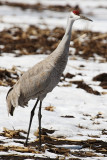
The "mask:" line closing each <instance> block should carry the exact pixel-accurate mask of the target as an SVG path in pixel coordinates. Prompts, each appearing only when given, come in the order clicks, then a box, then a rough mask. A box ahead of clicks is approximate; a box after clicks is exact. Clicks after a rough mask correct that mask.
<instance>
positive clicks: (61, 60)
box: [49, 18, 74, 73]
mask: <svg viewBox="0 0 107 160" xmlns="http://www.w3.org/2000/svg"><path fill="white" fill-rule="evenodd" d="M73 22H74V19H71V18H68V23H67V28H66V31H65V34H64V36H63V38H62V40H61V41H60V43H59V45H58V47H57V48H56V49H55V51H54V52H53V53H52V54H51V55H50V56H49V57H50V58H49V59H50V61H49V63H50V65H52V66H54V67H55V68H56V70H58V71H59V72H60V73H62V72H63V70H64V69H65V66H66V63H67V60H68V53H69V45H70V40H71V31H72V25H73Z"/></svg>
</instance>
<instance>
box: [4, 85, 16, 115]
mask: <svg viewBox="0 0 107 160" xmlns="http://www.w3.org/2000/svg"><path fill="white" fill-rule="evenodd" d="M12 90H13V88H10V89H9V91H8V93H7V96H6V101H7V109H8V114H10V115H11V116H13V112H14V109H15V107H14V106H13V105H12V103H11V94H10V93H11V91H12Z"/></svg>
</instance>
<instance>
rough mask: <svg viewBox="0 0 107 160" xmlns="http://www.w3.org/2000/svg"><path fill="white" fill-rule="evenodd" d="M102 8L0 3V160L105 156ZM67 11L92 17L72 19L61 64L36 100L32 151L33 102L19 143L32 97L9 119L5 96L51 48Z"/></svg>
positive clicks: (106, 53) (106, 40) (106, 30)
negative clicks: (50, 87)
mask: <svg viewBox="0 0 107 160" xmlns="http://www.w3.org/2000/svg"><path fill="white" fill-rule="evenodd" d="M106 8H107V5H106V3H105V1H104V0H101V1H100V0H99V1H97V2H96V1H93V0H91V1H89V0H86V1H84V2H83V1H82V0H81V1H79V0H76V1H72V2H71V1H69V0H68V1H64V0H63V1H60V0H57V1H53V0H52V1H50V0H44V1H43V0H41V1H36V0H31V1H29V0H27V1H25V0H24V1H23V2H22V1H17V0H14V1H11V0H7V1H5V0H3V1H1V2H0V159H1V160H3V159H4V160H6V159H8V160H9V159H10V160H14V159H17V160H19V159H20V160H22V159H38V160H39V159H40V160H41V159H43V160H45V159H47V160H48V159H53V160H54V159H60V160H64V159H69V160H80V159H82V160H83V159H87V160H90V159H95V160H98V159H99V160H101V159H102V160H104V159H106V158H107V127H106V126H107V106H106V104H107V102H106V99H107V70H106V62H107V45H106V44H107V24H106V20H107V16H106V15H107V9H106ZM73 9H78V10H79V11H80V13H82V14H84V15H86V16H87V17H89V18H91V19H92V20H93V23H91V22H84V21H78V22H75V24H74V26H73V31H72V36H71V42H70V50H69V59H68V63H67V66H66V69H65V71H64V73H63V75H62V76H61V79H60V82H59V83H58V85H57V86H56V88H55V89H54V90H53V91H52V92H51V93H49V94H48V95H47V97H46V98H45V99H44V101H43V107H42V150H41V151H39V149H38V116H37V112H38V108H37V110H36V111H35V116H34V119H33V124H32V128H31V132H30V136H29V143H28V147H25V146H24V142H25V139H26V135H27V129H28V123H29V118H30V111H31V109H32V108H33V106H34V103H35V100H31V101H29V104H28V107H25V108H21V107H18V108H16V109H15V112H14V116H12V117H11V116H8V113H7V108H6V99H5V97H6V94H7V92H8V90H9V88H10V87H12V86H13V85H14V84H15V83H16V81H17V80H18V79H19V77H20V76H21V75H22V74H23V73H24V72H25V71H26V70H28V69H29V68H30V67H32V66H33V65H34V64H36V63H38V62H39V61H41V60H42V59H44V58H46V57H47V56H48V55H49V54H51V52H52V51H53V50H54V49H55V48H56V47H57V45H58V44H59V42H60V41H61V39H62V37H63V35H64V32H65V28H66V24H67V16H68V12H70V11H71V10H73Z"/></svg>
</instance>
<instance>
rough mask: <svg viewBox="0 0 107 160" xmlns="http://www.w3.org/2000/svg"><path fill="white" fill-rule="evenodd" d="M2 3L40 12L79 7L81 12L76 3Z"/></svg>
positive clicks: (60, 10)
mask: <svg viewBox="0 0 107 160" xmlns="http://www.w3.org/2000/svg"><path fill="white" fill-rule="evenodd" d="M0 5H7V6H11V7H19V8H21V9H23V10H25V9H31V10H35V11H39V12H40V11H44V10H51V11H57V12H67V11H71V10H75V9H77V10H79V12H80V13H81V9H80V8H79V6H78V5H75V6H74V7H72V6H71V5H69V4H67V5H64V6H61V5H43V4H41V3H35V4H27V3H17V2H0Z"/></svg>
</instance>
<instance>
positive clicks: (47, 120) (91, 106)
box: [0, 0, 107, 159]
mask: <svg viewBox="0 0 107 160" xmlns="http://www.w3.org/2000/svg"><path fill="white" fill-rule="evenodd" d="M6 1H7V0H6ZM8 1H11V2H13V0H8ZM14 2H22V1H21V0H20V1H19V0H18V1H16V0H14ZM23 2H24V3H31V4H33V3H35V2H41V3H43V4H45V5H49V4H56V5H57V4H60V5H66V4H70V5H77V4H79V5H80V7H81V8H82V9H83V10H84V14H85V13H87V14H89V12H92V15H89V16H88V17H89V18H91V19H93V21H94V22H93V23H90V22H87V23H85V22H83V23H82V24H81V22H80V21H78V22H75V26H74V29H84V28H85V27H86V28H88V30H92V31H100V32H107V23H106V20H107V10H105V9H103V8H102V9H101V8H98V7H99V6H103V7H107V3H106V1H105V0H99V1H93V0H91V1H89V0H87V1H85V0H84V1H81V0H75V1H70V0H67V1H64V0H63V1H59V0H54V1H49V0H40V1H37V0H30V1H29V0H23ZM94 8H97V9H95V10H94ZM99 11H100V12H101V14H99ZM67 15H68V13H60V12H59V13H56V12H54V11H43V12H39V13H38V12H37V11H31V10H25V11H23V10H21V9H20V8H13V7H7V6H0V19H1V21H0V30H3V29H4V28H10V27H11V26H14V25H20V26H21V27H23V28H26V27H27V26H28V25H29V24H34V25H35V24H36V25H38V26H44V24H45V25H46V26H48V27H51V28H54V27H55V26H63V27H65V26H66V22H67V19H66V17H67ZM76 25H77V26H78V27H76ZM84 26H85V27H84ZM1 47H2V46H1ZM72 50H74V49H72ZM45 57H46V55H26V56H21V57H14V56H13V54H6V53H4V54H2V56H1V57H0V67H4V68H7V69H10V68H12V67H13V66H17V67H18V68H19V69H20V70H22V71H26V70H27V69H29V68H30V67H32V66H33V65H34V64H36V63H37V62H39V61H41V60H43V59H44V58H45ZM96 58H97V60H96V61H93V60H84V59H82V58H79V57H76V60H72V59H71V57H70V58H69V61H68V64H67V67H66V69H65V71H64V73H67V72H70V73H71V74H75V75H76V76H75V77H74V78H73V79H72V80H84V81H85V82H86V83H87V84H89V85H90V86H91V87H92V88H93V89H95V90H97V91H99V92H101V93H102V92H107V90H104V89H102V88H101V87H99V86H98V84H99V82H93V81H92V78H93V77H94V76H96V75H98V74H100V73H104V72H106V71H107V64H106V63H99V57H97V56H96ZM81 64H82V65H84V66H85V67H84V68H82V69H80V67H79V66H80V65H81ZM78 73H81V74H82V76H80V75H78ZM61 85H62V83H59V86H57V87H56V88H55V89H54V90H53V91H52V93H49V94H48V95H47V97H46V98H45V99H44V101H43V107H42V127H43V128H48V129H54V130H55V132H54V133H53V136H54V137H57V136H65V137H66V138H67V139H74V140H75V139H77V140H80V139H81V140H86V139H90V138H91V137H89V136H88V135H98V136H99V138H97V139H100V140H103V141H107V137H106V136H105V135H102V134H101V133H102V130H103V129H107V128H106V126H107V105H106V104H107V94H105V95H103V94H101V95H100V96H97V95H93V94H90V93H87V92H86V91H84V90H83V89H80V88H76V85H74V84H72V85H71V86H69V87H63V85H62V86H61ZM8 90H9V87H3V86H0V132H1V131H3V128H4V127H6V128H8V129H13V128H14V129H23V130H25V131H27V129H28V123H29V118H30V111H31V109H32V108H33V106H34V104H35V100H31V101H29V104H28V106H29V107H26V108H21V107H18V108H16V110H15V113H14V116H13V117H11V116H8V114H7V108H6V99H5V97H6V94H7V91H8ZM50 105H52V106H54V107H55V110H54V111H53V112H49V111H46V110H45V107H46V106H50ZM37 112H38V108H37V109H36V111H35V117H34V119H33V123H32V128H31V132H30V141H33V140H34V139H35V136H34V132H35V131H36V130H37V128H38V117H37V114H38V113H37ZM98 113H101V114H102V116H103V118H99V119H96V118H95V117H96V115H97V114H98ZM86 114H88V115H89V116H85V115H86ZM66 115H71V116H74V118H63V117H61V116H66ZM78 126H83V127H84V129H81V128H80V127H78ZM0 138H1V139H2V137H0ZM5 141H7V142H8V140H7V139H5ZM8 144H11V145H13V144H14V145H15V143H14V142H9V143H8ZM76 147H77V146H76ZM74 148H75V146H74ZM78 148H81V146H78ZM15 153H16V152H15ZM5 154H6V152H5V153H4V152H1V153H0V155H5ZM7 154H8V153H7ZM10 154H11V152H10ZM29 155H30V154H29ZM40 156H41V154H40ZM44 156H50V153H49V152H48V151H46V152H45V153H44ZM51 157H52V158H54V157H56V156H55V154H53V153H51ZM86 159H87V158H86ZM92 159H95V158H92ZM100 159H101V158H100Z"/></svg>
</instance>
